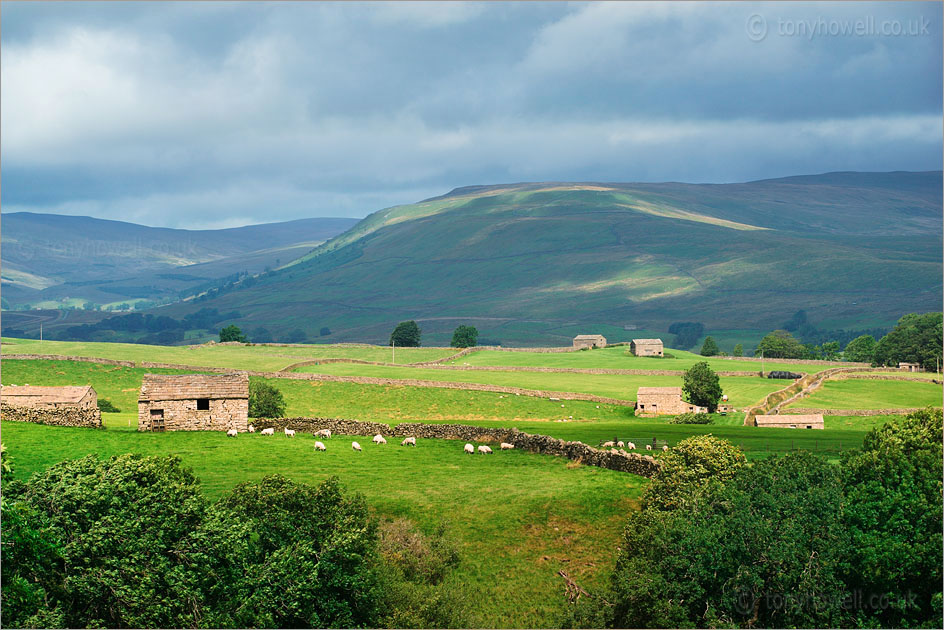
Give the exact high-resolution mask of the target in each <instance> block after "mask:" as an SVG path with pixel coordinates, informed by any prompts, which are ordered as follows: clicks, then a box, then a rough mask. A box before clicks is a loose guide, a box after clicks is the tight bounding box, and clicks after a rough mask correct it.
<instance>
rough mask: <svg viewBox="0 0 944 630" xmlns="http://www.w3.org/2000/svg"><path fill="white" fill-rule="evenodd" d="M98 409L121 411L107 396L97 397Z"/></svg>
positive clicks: (109, 411)
mask: <svg viewBox="0 0 944 630" xmlns="http://www.w3.org/2000/svg"><path fill="white" fill-rule="evenodd" d="M98 410H99V411H101V412H102V413H121V409H119V408H118V407H116V406H114V405H113V404H112V403H111V401H110V400H108V399H107V398H99V399H98Z"/></svg>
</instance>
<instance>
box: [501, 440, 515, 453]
mask: <svg viewBox="0 0 944 630" xmlns="http://www.w3.org/2000/svg"><path fill="white" fill-rule="evenodd" d="M514 447H515V445H514V444H509V443H508V442H502V443H501V450H503V451H510V450H511V449H513V448H514Z"/></svg>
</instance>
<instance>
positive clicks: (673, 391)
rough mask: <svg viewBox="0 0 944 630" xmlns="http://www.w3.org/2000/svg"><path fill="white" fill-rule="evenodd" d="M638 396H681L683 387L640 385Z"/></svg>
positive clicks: (637, 391)
mask: <svg viewBox="0 0 944 630" xmlns="http://www.w3.org/2000/svg"><path fill="white" fill-rule="evenodd" d="M636 395H637V396H681V395H682V388H681V387H640V388H639V389H638V390H636Z"/></svg>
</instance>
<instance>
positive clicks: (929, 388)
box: [788, 379, 942, 409]
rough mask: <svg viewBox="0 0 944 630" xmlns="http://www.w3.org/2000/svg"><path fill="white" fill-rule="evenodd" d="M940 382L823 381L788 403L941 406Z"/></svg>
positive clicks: (848, 406)
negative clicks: (817, 387) (807, 394)
mask: <svg viewBox="0 0 944 630" xmlns="http://www.w3.org/2000/svg"><path fill="white" fill-rule="evenodd" d="M941 395H942V391H941V386H940V385H937V384H935V383H920V382H916V381H879V380H866V379H848V380H838V381H826V382H825V383H823V385H822V387H820V388H819V389H817V390H816V391H814V392H813V393H812V394H811V395H810V396H808V397H806V398H801V399H799V400H797V401H796V402H794V403H792V404H790V405H788V407H794V408H811V409H901V408H908V407H927V406H928V405H930V406H933V407H940V406H941Z"/></svg>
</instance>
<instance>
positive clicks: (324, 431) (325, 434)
mask: <svg viewBox="0 0 944 630" xmlns="http://www.w3.org/2000/svg"><path fill="white" fill-rule="evenodd" d="M315 437H323V438H328V439H330V438H331V429H322V430H321V431H318V432H316V433H315Z"/></svg>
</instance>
